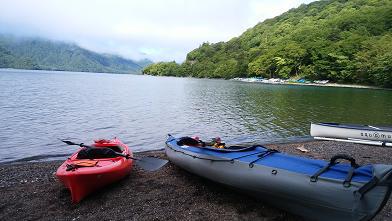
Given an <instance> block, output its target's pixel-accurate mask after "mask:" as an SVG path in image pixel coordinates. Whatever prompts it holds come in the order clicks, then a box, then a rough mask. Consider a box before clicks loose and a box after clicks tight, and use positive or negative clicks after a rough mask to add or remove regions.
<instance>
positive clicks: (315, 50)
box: [143, 0, 392, 88]
mask: <svg viewBox="0 0 392 221" xmlns="http://www.w3.org/2000/svg"><path fill="white" fill-rule="evenodd" d="M391 24H392V2H391V1H388V0H372V1H366V0H352V1H341V0H327V1H316V2H312V3H310V4H307V5H305V4H303V5H301V6H299V7H298V8H295V9H291V10H289V11H287V12H285V13H283V14H282V15H280V16H277V17H275V18H272V19H267V20H265V21H263V22H261V23H259V24H257V25H256V26H254V27H253V28H250V29H248V30H246V31H245V32H244V33H243V34H241V35H240V36H239V37H235V38H232V39H231V40H229V41H227V42H218V43H208V42H205V43H203V44H202V45H200V46H199V47H198V48H196V49H194V50H192V51H191V52H189V53H188V54H187V56H186V60H185V61H184V62H182V63H181V64H179V63H176V62H175V61H172V62H158V63H154V64H151V65H149V66H147V67H146V68H144V69H143V73H144V74H149V75H157V76H178V77H180V76H182V77H197V78H224V79H233V78H252V77H261V78H269V79H270V78H274V79H275V78H281V79H292V78H295V79H306V80H309V81H315V80H328V81H329V82H331V83H337V84H342V85H346V84H354V85H368V86H375V87H384V88H392V26H391Z"/></svg>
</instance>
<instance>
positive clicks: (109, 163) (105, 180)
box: [56, 139, 133, 203]
mask: <svg viewBox="0 0 392 221" xmlns="http://www.w3.org/2000/svg"><path fill="white" fill-rule="evenodd" d="M94 146H95V147H107V146H119V147H122V148H123V152H122V153H123V154H129V155H130V156H132V151H131V150H130V149H129V148H128V146H127V145H125V144H123V143H122V142H121V141H120V140H119V139H113V140H109V141H106V142H101V143H95V144H94ZM79 151H80V149H79V150H78V151H77V152H75V153H74V154H72V156H71V157H70V158H68V159H67V160H66V161H65V162H64V163H63V164H62V165H61V166H60V167H59V168H58V169H57V172H56V176H57V178H58V179H59V180H60V181H61V182H62V183H63V184H64V186H65V187H67V188H68V189H69V190H70V192H71V198H72V202H73V203H78V202H79V201H80V200H82V199H83V198H84V197H85V196H87V195H88V194H90V193H92V192H94V191H96V190H98V189H100V188H102V187H104V186H106V185H108V184H111V183H114V182H116V181H119V180H121V179H122V178H124V177H125V176H127V175H128V174H129V173H130V172H131V169H132V163H133V160H132V159H126V158H124V157H115V158H105V159H94V161H97V164H96V165H95V166H92V167H80V168H77V169H74V170H70V171H67V165H70V164H72V163H73V162H75V161H76V160H77V159H76V157H77V154H78V152H79Z"/></svg>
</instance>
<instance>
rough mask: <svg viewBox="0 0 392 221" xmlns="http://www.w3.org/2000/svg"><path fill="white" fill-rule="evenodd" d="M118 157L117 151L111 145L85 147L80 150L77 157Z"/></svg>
mask: <svg viewBox="0 0 392 221" xmlns="http://www.w3.org/2000/svg"><path fill="white" fill-rule="evenodd" d="M114 157H118V154H117V153H116V151H114V150H113V149H112V148H111V147H110V148H108V147H99V148H84V149H82V150H80V151H79V153H78V155H77V157H76V158H77V159H102V158H114Z"/></svg>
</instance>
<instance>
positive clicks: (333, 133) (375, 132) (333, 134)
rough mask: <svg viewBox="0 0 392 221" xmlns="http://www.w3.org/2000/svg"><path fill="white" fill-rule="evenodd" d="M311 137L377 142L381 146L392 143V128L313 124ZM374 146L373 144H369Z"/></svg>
mask: <svg viewBox="0 0 392 221" xmlns="http://www.w3.org/2000/svg"><path fill="white" fill-rule="evenodd" d="M310 135H311V136H313V137H315V138H321V139H322V138H327V139H328V138H337V139H343V140H347V141H352V142H355V141H361V142H362V141H363V142H364V143H366V142H367V141H376V143H380V145H386V144H390V143H392V127H380V126H370V125H355V124H337V123H312V124H311V126H310ZM368 143H369V144H372V142H368Z"/></svg>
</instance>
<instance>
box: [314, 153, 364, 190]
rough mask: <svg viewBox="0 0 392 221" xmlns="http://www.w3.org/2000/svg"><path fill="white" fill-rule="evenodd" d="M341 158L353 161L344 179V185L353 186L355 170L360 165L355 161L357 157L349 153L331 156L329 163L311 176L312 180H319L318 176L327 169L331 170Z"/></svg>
mask: <svg viewBox="0 0 392 221" xmlns="http://www.w3.org/2000/svg"><path fill="white" fill-rule="evenodd" d="M339 159H343V160H348V161H350V163H351V167H350V169H349V170H348V172H347V176H346V178H345V179H344V181H343V186H344V187H346V188H348V187H350V186H351V180H352V178H353V176H354V170H355V169H356V168H358V167H359V165H358V164H357V163H356V162H355V159H354V158H353V157H351V156H349V155H347V154H337V155H335V156H333V157H332V158H331V160H330V161H329V163H328V164H327V165H326V166H324V167H323V168H321V169H320V170H318V171H317V172H316V173H315V174H314V175H313V176H311V177H310V182H317V179H318V177H319V176H320V175H321V174H322V173H324V172H326V171H327V170H329V169H330V168H331V167H332V166H334V165H335V164H337V162H336V160H339Z"/></svg>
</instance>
